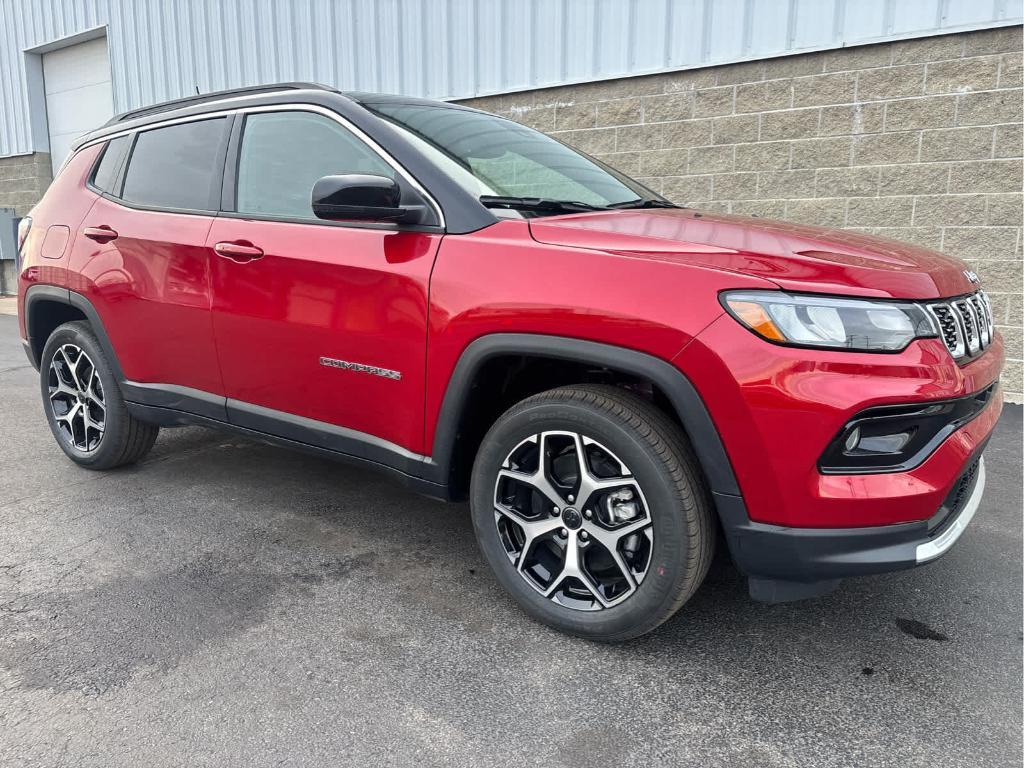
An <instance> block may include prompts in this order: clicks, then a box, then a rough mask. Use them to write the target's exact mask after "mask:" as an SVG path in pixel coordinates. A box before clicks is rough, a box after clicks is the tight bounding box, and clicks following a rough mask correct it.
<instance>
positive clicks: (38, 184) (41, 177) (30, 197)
mask: <svg viewBox="0 0 1024 768" xmlns="http://www.w3.org/2000/svg"><path fill="white" fill-rule="evenodd" d="M50 181H51V170H50V155H49V154H47V153H45V152H36V153H35V154H32V155H15V156H14V157H0V208H13V209H14V210H15V213H16V214H17V215H18V216H24V215H25V214H26V213H28V212H29V209H30V208H31V207H32V206H33V205H35V204H36V203H37V202H39V198H41V197H42V196H43V193H44V192H45V191H46V188H47V187H48V186H49V184H50Z"/></svg>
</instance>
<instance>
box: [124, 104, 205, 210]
mask: <svg viewBox="0 0 1024 768" xmlns="http://www.w3.org/2000/svg"><path fill="white" fill-rule="evenodd" d="M224 126H225V119H224V118H222V117H220V118H215V119H213V120H199V121H196V122H192V123H180V124H178V125H170V126H168V127H166V128H156V129H154V130H151V131H143V132H141V133H139V135H138V138H137V139H136V140H135V148H134V149H133V150H132V154H131V158H130V159H129V160H128V171H127V173H126V174H125V178H124V192H123V193H122V195H121V196H122V197H123V198H124V199H125V200H127V201H128V202H130V203H139V204H141V205H152V206H155V207H158V208H185V209H190V210H200V211H208V210H213V209H215V208H216V203H215V200H216V198H217V197H219V192H220V176H221V168H220V167H219V164H218V163H217V158H218V156H219V154H220V148H221V139H222V138H223V133H224Z"/></svg>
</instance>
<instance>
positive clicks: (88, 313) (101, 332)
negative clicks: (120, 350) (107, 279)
mask: <svg viewBox="0 0 1024 768" xmlns="http://www.w3.org/2000/svg"><path fill="white" fill-rule="evenodd" d="M39 301H53V302H57V303H59V304H67V305H68V306H71V307H74V308H75V309H77V310H79V311H80V312H81V313H82V314H83V315H85V319H86V320H88V321H89V325H90V326H92V330H93V333H95V334H96V338H97V340H98V341H99V343H100V346H101V347H102V348H103V354H104V355H105V356H106V358H107V362H108V363H110V367H111V369H112V372H113V374H114V378H115V379H117V381H118V382H119V383H120V382H123V381H124V380H125V376H124V370H123V369H122V368H121V361H120V360H119V359H118V357H117V353H116V352H115V351H114V345H113V344H111V343H110V337H109V336H107V330H106V328H105V327H104V326H103V321H102V320H100V316H99V313H98V312H97V311H96V308H95V307H94V306H93V305H92V302H91V301H89V300H88V299H87V298H85V296H83V295H82V294H80V293H76V292H75V291H72V290H70V289H68V288H61V287H59V286H56V285H30V286H29V287H28V290H27V291H25V334H26V336H27V337H28V339H27V341H28V347H27V351H28V352H29V360H30V361H31V362H32V365H33V366H34V367H35V369H36V370H39V364H40V361H39V358H38V356H37V355H36V353H35V351H34V349H33V347H34V344H33V340H34V338H35V337H34V336H33V334H32V309H33V307H34V306H35V304H36V303H37V302H39ZM40 349H42V346H40Z"/></svg>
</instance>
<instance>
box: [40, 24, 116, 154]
mask: <svg viewBox="0 0 1024 768" xmlns="http://www.w3.org/2000/svg"><path fill="white" fill-rule="evenodd" d="M43 87H44V89H45V91H46V121H47V125H48V127H49V131H50V159H51V162H52V163H53V172H54V174H56V173H57V169H58V168H60V165H61V163H63V162H64V158H65V157H67V155H68V150H69V149H70V148H71V143H72V142H73V141H74V140H75V139H76V138H78V137H79V136H81V135H82V134H83V133H85V132H86V131H91V130H92V129H93V128H97V127H98V126H100V125H102V124H103V123H105V122H106V121H107V120H109V119H110V118H111V117H112V116H113V114H114V97H113V90H112V89H111V85H110V60H109V59H108V58H107V38H105V37H100V38H97V39H95V40H89V41H88V42H85V43H78V44H77V45H69V46H68V47H67V48H59V49H58V50H56V51H51V52H50V53H45V54H43Z"/></svg>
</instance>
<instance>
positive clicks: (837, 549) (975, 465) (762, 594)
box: [719, 445, 985, 603]
mask: <svg viewBox="0 0 1024 768" xmlns="http://www.w3.org/2000/svg"><path fill="white" fill-rule="evenodd" d="M983 448H984V446H983V445H982V446H981V449H983ZM981 449H979V451H978V452H977V454H976V457H975V458H974V459H973V460H972V461H971V462H970V463H969V465H968V467H967V469H966V470H965V471H964V472H963V473H962V474H961V476H960V478H958V480H957V482H956V483H955V484H954V486H953V489H952V490H951V491H950V493H949V495H948V496H947V498H946V500H945V501H944V502H943V504H942V506H940V508H939V510H938V511H937V512H936V513H935V515H933V516H932V517H931V518H930V519H928V520H921V521H918V522H912V523H902V524H898V525H883V526H875V527H871V528H786V527H782V526H775V525H767V524H764V523H756V522H751V521H750V519H749V518H748V517H747V516H746V512H745V510H744V509H743V506H742V503H740V504H733V503H730V502H729V500H728V499H719V512H720V515H721V519H722V522H723V526H724V528H725V532H726V538H727V540H728V543H729V549H730V551H731V553H732V556H733V560H734V561H735V562H736V564H737V566H738V567H739V569H740V570H741V571H743V573H745V574H746V575H747V576H748V577H749V578H750V594H751V596H752V597H753V598H754V599H756V600H761V601H763V602H769V603H776V602H785V601H788V600H798V599H803V598H807V597H814V596H817V595H820V594H823V593H825V592H828V591H830V590H831V589H833V588H835V587H836V586H838V584H839V582H840V580H841V579H844V578H847V577H850V576H863V575H868V574H874V573H884V572H887V571H897V570H902V569H906V568H913V567H915V566H918V565H924V564H925V563H929V562H931V561H933V560H936V559H937V558H939V557H941V556H942V555H944V554H945V553H946V552H948V551H949V550H950V549H951V548H952V547H953V545H954V544H955V543H956V542H957V540H958V539H959V538H960V536H961V535H962V534H963V532H964V531H965V530H966V528H967V526H968V524H970V522H971V520H972V519H973V518H974V515H975V513H976V512H977V511H978V506H979V505H980V503H981V498H982V495H983V493H984V491H985V461H984V459H983V458H982V457H981V455H980V454H981Z"/></svg>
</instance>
